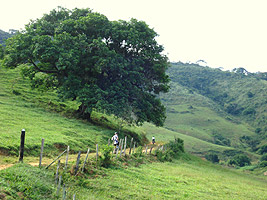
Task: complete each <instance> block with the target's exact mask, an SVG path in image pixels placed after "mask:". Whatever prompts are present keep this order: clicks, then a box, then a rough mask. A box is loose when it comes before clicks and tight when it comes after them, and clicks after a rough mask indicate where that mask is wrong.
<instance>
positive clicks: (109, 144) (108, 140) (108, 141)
mask: <svg viewBox="0 0 267 200" xmlns="http://www.w3.org/2000/svg"><path fill="white" fill-rule="evenodd" d="M109 145H110V138H108V146H109Z"/></svg>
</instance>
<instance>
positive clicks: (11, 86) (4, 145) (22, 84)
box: [0, 67, 136, 155]
mask: <svg viewBox="0 0 267 200" xmlns="http://www.w3.org/2000/svg"><path fill="white" fill-rule="evenodd" d="M19 72H20V71H19V68H16V69H14V70H10V69H6V68H4V67H0V154H5V155H6V154H9V155H18V150H19V145H20V134H21V133H20V132H21V130H22V129H25V130H26V142H25V143H26V144H25V150H26V155H27V154H28V153H29V152H30V154H31V155H38V154H39V151H40V144H41V139H42V138H44V139H45V148H44V149H45V154H49V153H51V152H56V151H57V150H58V149H62V148H65V147H66V146H67V145H69V146H70V148H71V151H73V152H77V151H80V150H82V151H86V150H87V147H92V148H94V147H95V144H97V143H98V144H103V143H105V144H106V143H107V140H108V138H110V137H111V136H112V135H113V133H114V130H112V129H110V128H105V127H111V128H113V129H116V128H117V127H118V126H116V123H115V122H114V121H112V120H110V119H111V118H110V119H108V118H107V117H103V116H102V115H99V114H98V113H94V114H93V116H92V117H93V118H94V119H95V122H97V123H99V124H102V126H97V125H95V124H91V123H89V122H87V121H84V120H78V119H76V118H73V117H71V116H70V117H66V115H67V114H68V113H72V112H73V110H74V109H76V108H77V105H75V104H74V103H73V102H60V101H59V99H58V98H57V95H56V94H55V93H54V92H40V91H37V90H32V89H31V88H30V86H29V82H28V81H27V80H24V79H23V78H22V77H21V76H20V75H19ZM51 110H52V111H51ZM58 112H61V113H63V114H64V116H63V115H62V114H59V113H58ZM98 115H99V116H98ZM112 126H113V127H112ZM123 131H124V133H126V132H131V133H132V134H133V135H134V134H135V131H136V129H134V128H132V129H131V128H128V129H127V128H126V129H125V130H123ZM121 136H123V135H121Z"/></svg>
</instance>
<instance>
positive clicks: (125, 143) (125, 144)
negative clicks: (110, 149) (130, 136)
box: [123, 136, 127, 156]
mask: <svg viewBox="0 0 267 200" xmlns="http://www.w3.org/2000/svg"><path fill="white" fill-rule="evenodd" d="M126 146H127V136H125V142H124V152H123V153H124V156H125V155H126Z"/></svg>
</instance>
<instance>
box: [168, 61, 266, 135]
mask: <svg viewBox="0 0 267 200" xmlns="http://www.w3.org/2000/svg"><path fill="white" fill-rule="evenodd" d="M239 71H240V70H236V71H235V72H224V71H221V70H219V69H212V68H209V67H202V66H199V65H195V64H183V63H175V64H173V65H172V67H171V68H170V70H169V75H170V77H171V79H172V81H173V82H174V83H176V84H178V85H181V86H183V87H185V88H187V89H188V91H189V92H191V93H197V94H200V95H203V96H205V97H206V98H208V99H210V100H211V101H212V102H213V103H215V104H216V107H218V106H219V107H220V108H221V109H222V110H223V111H225V112H226V113H228V114H229V115H232V116H234V117H236V118H238V119H240V120H245V121H247V122H248V123H249V124H250V125H251V126H253V128H254V130H255V129H256V128H259V129H260V130H258V132H259V133H261V134H265V132H266V131H267V128H266V118H267V101H266V99H267V81H266V80H263V79H259V78H258V74H253V73H242V72H239Z"/></svg>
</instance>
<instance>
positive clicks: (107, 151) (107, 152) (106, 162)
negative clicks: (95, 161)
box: [100, 145, 113, 167]
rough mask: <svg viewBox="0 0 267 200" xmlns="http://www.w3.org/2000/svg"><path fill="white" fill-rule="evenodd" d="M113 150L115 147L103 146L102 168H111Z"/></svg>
mask: <svg viewBox="0 0 267 200" xmlns="http://www.w3.org/2000/svg"><path fill="white" fill-rule="evenodd" d="M112 150H113V146H108V145H103V147H102V149H101V156H100V162H101V166H103V167H109V166H110V165H111V163H112V160H111V156H112V154H111V153H112Z"/></svg>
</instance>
